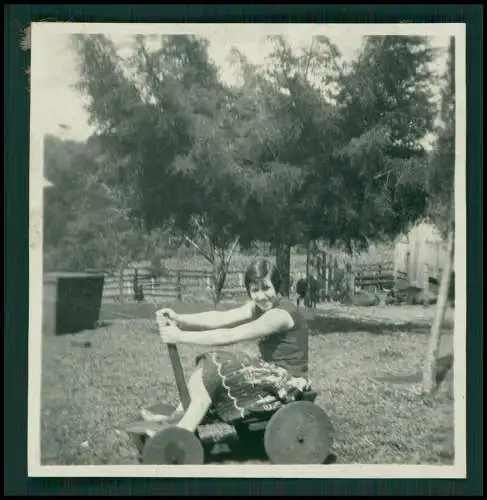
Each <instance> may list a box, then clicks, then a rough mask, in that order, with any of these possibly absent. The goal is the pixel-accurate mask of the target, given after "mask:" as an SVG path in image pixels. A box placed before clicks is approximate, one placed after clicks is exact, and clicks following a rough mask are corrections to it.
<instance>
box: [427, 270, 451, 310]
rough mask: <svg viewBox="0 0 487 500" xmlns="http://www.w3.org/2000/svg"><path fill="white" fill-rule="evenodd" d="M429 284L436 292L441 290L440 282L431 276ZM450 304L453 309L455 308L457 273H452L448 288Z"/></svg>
mask: <svg viewBox="0 0 487 500" xmlns="http://www.w3.org/2000/svg"><path fill="white" fill-rule="evenodd" d="M428 282H429V284H430V285H433V286H434V287H435V289H436V291H438V290H439V288H440V280H439V279H437V278H435V277H433V276H430V277H429V278H428ZM448 302H449V304H450V306H451V307H455V271H452V272H451V275H450V286H449V287H448Z"/></svg>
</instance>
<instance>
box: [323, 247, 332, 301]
mask: <svg viewBox="0 0 487 500" xmlns="http://www.w3.org/2000/svg"><path fill="white" fill-rule="evenodd" d="M327 264H328V262H327V255H326V252H323V255H322V258H321V270H322V272H323V284H324V289H325V300H326V301H327V302H329V301H330V300H329V296H328V290H329V287H328V279H329V276H328V265H327Z"/></svg>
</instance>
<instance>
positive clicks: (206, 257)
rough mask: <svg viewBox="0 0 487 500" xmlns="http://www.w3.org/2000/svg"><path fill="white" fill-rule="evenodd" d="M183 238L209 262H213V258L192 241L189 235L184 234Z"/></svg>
mask: <svg viewBox="0 0 487 500" xmlns="http://www.w3.org/2000/svg"><path fill="white" fill-rule="evenodd" d="M184 239H185V240H186V241H187V242H189V243H191V245H193V246H194V247H195V248H196V249H197V250H198V251H199V252H200V253H201V255H202V256H203V257H204V258H205V259H206V260H207V261H208V262H209V263H210V264H213V263H214V259H213V257H212V256H211V255H210V254H208V253H207V252H205V251H204V250H203V249H202V248H201V247H200V246H199V245H198V244H197V243H196V242H195V241H193V240H192V239H191V238H190V237H189V236H185V237H184Z"/></svg>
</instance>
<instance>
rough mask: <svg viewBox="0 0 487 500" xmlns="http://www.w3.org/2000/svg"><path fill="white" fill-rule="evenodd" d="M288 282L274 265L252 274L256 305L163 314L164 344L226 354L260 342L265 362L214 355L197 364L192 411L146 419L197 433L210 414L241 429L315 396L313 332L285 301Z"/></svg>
mask: <svg viewBox="0 0 487 500" xmlns="http://www.w3.org/2000/svg"><path fill="white" fill-rule="evenodd" d="M280 287H281V276H280V274H279V271H278V269H277V268H276V267H275V266H273V265H272V264H271V263H270V262H269V261H268V260H266V259H260V260H257V261H256V262H254V263H252V264H251V265H250V266H249V267H248V268H247V270H246V272H245V288H246V290H247V294H248V296H249V299H250V300H249V301H248V302H247V303H246V304H245V305H243V306H241V307H238V308H234V309H230V310H228V311H209V312H203V313H197V314H177V313H175V312H174V311H173V310H172V309H161V310H159V311H157V313H156V317H157V322H158V326H159V332H160V336H161V338H162V340H163V341H164V342H166V343H174V344H193V345H200V346H208V347H210V348H214V347H216V348H219V347H221V346H227V345H232V344H237V343H239V342H248V341H256V342H257V345H258V348H259V352H260V356H259V357H251V356H249V355H247V354H245V353H243V352H238V353H233V352H228V351H225V350H219V349H211V350H209V351H208V352H206V353H205V354H203V355H201V356H198V358H197V360H196V369H195V371H194V372H193V374H192V375H191V377H190V379H189V382H188V389H189V394H190V399H191V402H190V405H189V407H188V408H187V409H186V411H184V409H183V408H182V405H181V404H180V405H179V407H178V408H177V409H176V411H175V413H174V414H172V415H169V416H164V415H154V414H151V413H149V412H147V411H143V417H144V418H145V419H146V420H156V421H167V423H172V424H175V425H177V426H179V427H182V428H184V429H186V430H189V431H191V432H194V431H195V430H196V429H197V427H198V426H199V425H200V423H201V422H202V420H203V418H204V417H205V415H206V414H207V412H208V411H209V410H210V409H211V410H212V411H215V412H216V413H217V414H218V416H219V417H220V418H221V419H222V420H223V421H225V422H228V423H235V422H237V421H239V420H242V419H244V418H245V417H246V416H247V415H248V414H249V413H250V412H252V411H253V410H255V409H258V408H260V409H261V411H262V409H273V408H278V407H279V406H281V405H282V404H283V403H286V402H289V401H292V400H293V398H294V397H295V396H296V394H297V393H300V392H304V391H307V390H309V389H310V382H309V380H308V329H307V326H306V323H305V321H304V318H303V317H302V316H301V314H300V312H299V311H298V309H297V308H296V306H295V305H294V304H293V303H292V302H290V301H289V300H287V299H285V298H283V297H282V296H281V294H280V293H279V291H280Z"/></svg>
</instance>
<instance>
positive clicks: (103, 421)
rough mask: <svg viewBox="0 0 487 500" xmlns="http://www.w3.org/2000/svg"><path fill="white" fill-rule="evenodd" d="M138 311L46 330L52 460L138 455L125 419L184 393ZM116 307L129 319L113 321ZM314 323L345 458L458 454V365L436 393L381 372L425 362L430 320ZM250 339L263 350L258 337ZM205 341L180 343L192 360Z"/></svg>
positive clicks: (46, 441) (444, 458)
mask: <svg viewBox="0 0 487 500" xmlns="http://www.w3.org/2000/svg"><path fill="white" fill-rule="evenodd" d="M202 307H204V306H201V305H200V306H197V305H192V306H181V305H180V306H176V307H175V309H176V310H179V311H181V312H182V311H183V310H188V309H190V310H191V311H196V310H202ZM130 315H134V311H128V310H126V311H125V313H124V314H123V313H122V314H121V315H118V316H117V315H116V314H115V313H114V310H113V309H112V311H111V313H110V312H109V313H106V312H105V313H104V315H102V317H103V318H104V319H105V321H106V323H105V324H104V325H102V326H100V327H99V328H97V329H96V330H93V331H85V332H81V333H79V334H76V335H64V336H61V337H44V339H43V353H42V370H43V371H42V409H41V419H42V421H41V428H42V436H41V439H42V441H41V456H42V463H43V465H88V464H89V465H102V464H112V465H113V464H134V463H137V461H136V456H135V449H134V448H133V446H132V445H131V442H130V441H129V438H128V437H127V436H126V435H125V433H124V432H123V426H124V424H125V423H127V422H129V421H130V420H131V419H133V418H134V417H135V416H136V415H137V412H138V409H139V408H140V407H142V406H149V405H151V404H155V403H157V402H161V401H162V402H169V403H175V402H176V398H177V393H176V386H175V382H174V380H173V376H172V371H171V367H170V364H169V358H168V356H167V354H166V351H165V349H164V348H163V346H162V345H161V343H160V340H159V337H158V335H157V331H156V325H155V322H154V321H152V320H151V319H138V320H130V319H129V317H130ZM143 316H144V315H142V318H143ZM147 316H149V317H150V314H148V315H147ZM116 317H118V318H122V319H123V321H120V320H118V321H112V322H111V323H110V321H111V320H114V319H115V318H116ZM132 317H133V316H132ZM139 317H140V316H139ZM309 324H310V328H311V330H312V332H313V335H312V337H311V339H310V347H311V376H312V379H313V385H314V388H315V389H317V390H318V391H319V393H320V395H319V397H318V400H317V403H318V404H319V405H320V406H322V407H323V408H324V409H325V410H326V412H327V413H328V415H329V416H330V418H331V419H332V421H333V424H334V426H335V430H336V438H335V446H334V454H335V455H336V457H337V461H338V462H339V463H342V464H343V463H362V464H364V463H368V464H372V463H379V464H385V463H389V464H392V463H394V464H448V465H449V464H453V460H454V449H453V397H452V393H453V391H452V376H451V371H450V373H449V376H448V377H447V378H446V380H445V381H444V382H443V383H442V385H441V386H440V389H439V391H438V392H437V393H436V394H435V395H434V396H432V397H430V398H424V397H419V396H417V395H415V394H414V392H412V391H410V390H409V389H411V388H412V389H414V385H408V386H398V385H391V384H388V383H383V382H378V381H377V378H379V377H381V376H387V375H391V374H393V375H394V374H397V375H404V374H406V375H407V374H413V373H415V372H419V370H420V369H421V364H422V360H423V357H424V353H425V349H426V345H427V341H428V336H427V334H426V333H425V331H424V329H423V330H422V331H419V330H417V331H416V330H415V329H414V328H409V329H408V331H401V330H400V329H397V328H396V329H395V330H394V331H392V330H391V329H387V328H386V327H383V328H381V329H380V331H379V330H378V329H377V328H372V329H370V328H366V327H364V328H360V325H359V324H358V323H357V324H354V326H353V328H344V325H343V321H342V323H341V324H340V325H338V323H336V322H335V323H333V322H331V323H330V322H328V321H327V320H326V318H324V317H321V318H314V319H313V320H310V323H309ZM333 330H335V331H333ZM77 340H89V341H91V347H82V346H81V345H79V343H75V342H73V341H77ZM451 344H452V335H451V330H449V331H447V332H445V334H444V335H443V338H442V346H441V351H442V352H451V349H452V346H451ZM245 349H248V350H249V351H253V349H254V346H252V345H248V346H245ZM202 350H203V349H196V348H193V347H189V346H182V347H181V348H180V354H181V358H182V363H183V366H184V368H185V369H186V370H189V369H190V368H191V366H192V365H193V362H194V357H195V355H196V354H197V353H198V352H201V351H202ZM440 354H441V353H440ZM376 377H377V378H376Z"/></svg>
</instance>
